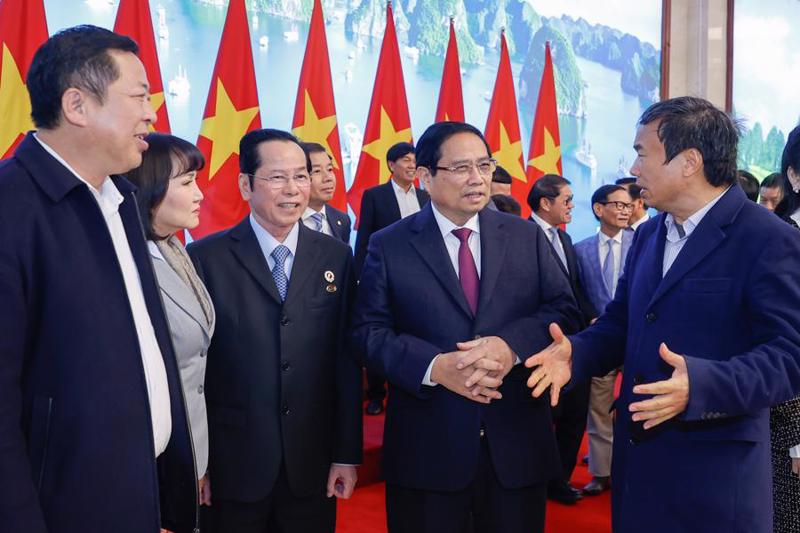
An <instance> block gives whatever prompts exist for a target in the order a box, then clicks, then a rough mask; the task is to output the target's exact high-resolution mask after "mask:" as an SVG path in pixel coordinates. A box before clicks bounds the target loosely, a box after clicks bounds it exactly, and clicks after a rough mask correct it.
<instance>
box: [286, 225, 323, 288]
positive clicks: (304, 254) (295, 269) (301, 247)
mask: <svg viewBox="0 0 800 533" xmlns="http://www.w3.org/2000/svg"><path fill="white" fill-rule="evenodd" d="M320 239H322V234H320V233H318V232H316V231H314V230H310V229H308V228H307V227H305V226H304V225H303V224H300V233H299V234H298V236H297V250H295V252H296V253H295V256H294V261H293V262H292V273H291V277H290V278H289V290H288V292H287V293H286V301H287V302H292V301H294V300H295V299H297V298H300V295H301V294H302V291H303V287H304V286H305V282H306V279H308V277H309V276H310V275H311V273H312V272H313V271H314V267H315V266H316V264H317V261H318V258H319V255H320V250H319V244H318V243H319V240H320Z"/></svg>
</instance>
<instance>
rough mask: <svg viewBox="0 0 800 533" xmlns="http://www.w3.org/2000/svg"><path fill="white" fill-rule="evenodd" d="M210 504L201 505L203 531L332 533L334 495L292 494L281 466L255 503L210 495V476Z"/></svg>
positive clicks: (210, 532) (334, 505)
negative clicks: (300, 495) (261, 498)
mask: <svg viewBox="0 0 800 533" xmlns="http://www.w3.org/2000/svg"><path fill="white" fill-rule="evenodd" d="M211 483H212V485H211V490H212V493H211V506H210V507H203V508H202V509H203V515H202V523H201V530H202V531H203V533H334V530H335V529H336V498H328V497H327V496H326V495H325V493H324V492H320V493H319V494H316V495H314V496H310V497H298V496H295V495H294V494H292V491H291V489H290V488H289V482H288V480H287V479H286V470H285V469H284V467H283V466H281V470H280V473H279V474H278V479H277V481H276V482H275V486H274V487H273V488H272V492H270V494H269V495H268V496H267V497H266V498H264V499H263V500H259V501H257V502H239V501H233V500H221V499H219V498H214V493H213V490H214V485H213V477H212V482H211Z"/></svg>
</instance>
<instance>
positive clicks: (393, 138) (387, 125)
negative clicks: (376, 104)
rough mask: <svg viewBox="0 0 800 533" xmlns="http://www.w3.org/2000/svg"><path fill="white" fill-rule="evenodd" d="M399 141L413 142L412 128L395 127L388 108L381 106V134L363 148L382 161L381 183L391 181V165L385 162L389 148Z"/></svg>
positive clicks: (365, 151) (379, 179)
mask: <svg viewBox="0 0 800 533" xmlns="http://www.w3.org/2000/svg"><path fill="white" fill-rule="evenodd" d="M399 142H411V128H406V129H404V130H400V131H397V130H396V129H394V124H392V119H391V118H389V114H388V113H387V112H386V109H384V108H383V106H381V125H380V135H379V136H378V138H377V139H375V140H374V141H372V142H371V143H369V144H365V145H364V146H363V147H362V148H361V151H362V152H364V153H367V154H369V155H371V156H372V157H374V158H375V159H377V160H378V162H380V167H379V168H380V169H381V171H380V175H379V176H378V183H379V184H382V183H386V182H387V181H389V176H391V174H392V173H391V171H390V170H389V167H388V166H387V165H386V164H385V163H384V161H386V152H388V151H389V148H391V147H392V146H394V145H395V144H397V143H399Z"/></svg>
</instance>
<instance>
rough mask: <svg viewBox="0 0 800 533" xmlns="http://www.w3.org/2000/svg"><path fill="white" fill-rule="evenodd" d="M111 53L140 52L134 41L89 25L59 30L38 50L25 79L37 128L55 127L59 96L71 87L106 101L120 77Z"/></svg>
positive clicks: (99, 100) (58, 118)
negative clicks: (114, 83)
mask: <svg viewBox="0 0 800 533" xmlns="http://www.w3.org/2000/svg"><path fill="white" fill-rule="evenodd" d="M111 50H115V51H119V52H130V53H132V54H138V53H139V47H138V46H137V44H136V42H134V41H133V39H131V38H129V37H125V36H124V35H119V34H117V33H114V32H113V31H109V30H106V29H104V28H98V27H97V26H91V25H88V24H87V25H82V26H74V27H72V28H67V29H65V30H61V31H60V32H58V33H56V34H55V35H53V36H52V37H50V38H49V39H48V40H47V41H45V43H44V44H43V45H42V46H40V47H39V49H38V50H37V51H36V54H34V56H33V61H32V62H31V67H30V69H29V70H28V76H27V79H26V83H27V85H28V93H29V94H30V98H31V118H32V119H33V123H34V124H35V125H36V127H37V128H40V129H52V128H55V127H57V126H58V124H59V122H60V120H61V97H62V96H63V95H64V92H66V91H67V89H69V88H71V87H76V88H78V89H81V90H84V91H87V92H89V93H90V94H91V95H92V96H94V97H95V98H97V101H98V102H101V103H102V102H103V100H105V97H106V91H107V89H108V86H109V85H110V84H111V83H113V82H115V81H116V80H117V79H118V78H119V68H118V67H117V63H116V60H115V59H114V58H113V57H111V55H110V54H109V51H111Z"/></svg>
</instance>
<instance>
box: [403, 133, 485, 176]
mask: <svg viewBox="0 0 800 533" xmlns="http://www.w3.org/2000/svg"><path fill="white" fill-rule="evenodd" d="M458 133H471V134H473V135H476V136H477V137H478V138H479V139H480V140H481V141H482V142H483V145H484V146H485V147H486V154H487V156H488V157H491V156H492V149H491V148H489V143H487V142H486V138H485V137H484V136H483V133H481V130H479V129H478V128H476V127H475V126H473V125H472V124H467V123H466V122H450V121H445V122H437V123H436V124H432V125H430V126H428V129H426V130H425V133H423V134H422V137H420V138H419V141H418V142H417V150H416V153H417V166H418V167H425V168H427V169H428V172H430V173H431V176H435V175H436V167H437V166H438V165H439V160H440V159H441V158H442V145H443V144H444V143H445V141H446V140H447V139H449V138H450V137H452V136H453V135H456V134H458Z"/></svg>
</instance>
